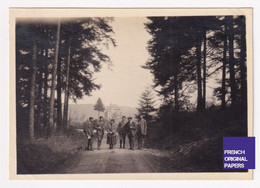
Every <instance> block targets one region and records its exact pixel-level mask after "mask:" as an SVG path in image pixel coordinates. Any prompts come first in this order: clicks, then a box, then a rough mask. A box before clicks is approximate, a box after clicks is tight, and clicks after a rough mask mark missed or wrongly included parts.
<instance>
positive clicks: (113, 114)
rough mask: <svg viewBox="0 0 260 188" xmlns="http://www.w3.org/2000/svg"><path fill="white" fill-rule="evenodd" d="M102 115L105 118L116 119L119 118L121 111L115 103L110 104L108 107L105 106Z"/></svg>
mask: <svg viewBox="0 0 260 188" xmlns="http://www.w3.org/2000/svg"><path fill="white" fill-rule="evenodd" d="M104 115H105V118H106V119H115V120H118V119H120V118H121V115H122V113H121V110H120V108H119V107H118V106H117V105H115V104H110V105H109V106H108V107H106V110H105V113H104Z"/></svg>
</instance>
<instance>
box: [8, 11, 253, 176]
mask: <svg viewBox="0 0 260 188" xmlns="http://www.w3.org/2000/svg"><path fill="white" fill-rule="evenodd" d="M74 11H75V10H74ZM85 11H86V12H87V11H88V10H85ZM168 11H169V10H168ZM25 12H26V10H25ZM81 12H84V9H82V10H81ZM238 12H239V11H236V12H231V14H217V13H216V11H215V13H214V11H213V13H212V14H211V15H209V14H206V15H205V14H204V15H203V14H201V15H197V14H196V15H191V12H189V14H187V15H185V14H182V15H174V10H172V13H171V14H168V15H165V13H164V14H162V15H152V14H147V15H146V16H145V15H144V16H143V14H141V15H142V16H140V15H139V14H138V13H137V14H136V16H132V14H131V15H129V16H120V15H117V16H114V14H111V16H110V15H109V14H108V15H107V14H106V15H105V16H99V15H98V14H97V16H95V15H94V16H88V15H87V16H82V15H81V16H78V17H77V16H75V14H73V16H71V17H70V15H69V14H66V16H62V15H58V14H56V16H53V17H51V16H46V15H47V14H45V16H40V15H35V16H34V15H32V14H30V16H24V17H23V16H21V17H19V16H16V18H15V24H14V27H13V28H12V29H13V30H14V34H15V39H14V41H15V46H14V50H13V54H14V55H15V59H14V61H15V63H14V67H15V70H14V73H13V74H14V85H15V86H14V88H15V90H14V93H15V95H14V96H15V98H14V101H15V107H14V109H15V110H14V112H15V113H14V114H15V117H13V118H15V125H14V130H15V132H16V133H15V138H13V139H15V148H13V149H14V150H15V154H16V156H15V157H16V159H15V164H16V169H15V170H16V174H17V175H43V174H48V175H51V174H53V175H55V174H125V173H131V174H135V173H172V176H174V174H177V173H183V174H185V173H194V174H196V173H215V174H216V175H217V174H219V173H227V174H229V173H235V174H247V173H248V170H227V169H223V148H222V147H223V146H222V145H223V137H227V136H228V137H234V136H236V137H246V136H249V135H250V134H252V133H251V132H250V131H251V130H252V125H251V124H250V123H249V118H252V117H249V116H248V114H249V113H248V110H251V108H252V106H251V104H249V102H248V101H250V99H249V97H250V96H251V95H250V96H249V94H248V93H249V92H252V91H249V90H250V89H252V88H249V87H248V85H249V83H248V75H250V74H251V73H250V72H249V71H248V67H249V66H252V62H251V61H249V60H248V59H249V58H248V48H249V47H250V48H251V46H249V45H251V44H249V43H248V38H249V36H251V33H248V31H250V30H248V29H247V28H248V24H251V23H250V22H248V19H249V16H251V15H250V14H245V13H244V12H246V11H244V12H243V11H241V13H238ZM202 13H203V11H202ZM28 14H29V13H28ZM50 15H51V13H50ZM248 15H249V16H248ZM250 19H251V18H250ZM248 44H249V45H248ZM250 60H252V59H250ZM251 81H252V80H251ZM14 114H13V115H14Z"/></svg>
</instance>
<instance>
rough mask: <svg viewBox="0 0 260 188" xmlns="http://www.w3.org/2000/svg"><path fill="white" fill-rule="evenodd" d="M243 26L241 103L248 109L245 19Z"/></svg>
mask: <svg viewBox="0 0 260 188" xmlns="http://www.w3.org/2000/svg"><path fill="white" fill-rule="evenodd" d="M242 19H243V20H242V25H241V30H242V32H241V52H240V78H241V102H242V107H244V108H246V107H247V80H246V71H247V68H246V25H245V17H243V18H242Z"/></svg>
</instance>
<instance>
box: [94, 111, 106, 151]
mask: <svg viewBox="0 0 260 188" xmlns="http://www.w3.org/2000/svg"><path fill="white" fill-rule="evenodd" d="M104 126H105V121H104V118H103V116H100V117H99V121H98V122H97V123H96V125H95V129H96V132H97V133H96V135H97V147H98V150H100V147H101V142H102V140H103V136H104Z"/></svg>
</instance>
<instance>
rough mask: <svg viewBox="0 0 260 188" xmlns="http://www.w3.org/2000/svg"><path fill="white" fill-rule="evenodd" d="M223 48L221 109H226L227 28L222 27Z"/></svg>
mask: <svg viewBox="0 0 260 188" xmlns="http://www.w3.org/2000/svg"><path fill="white" fill-rule="evenodd" d="M224 29H225V31H224V47H223V67H222V87H221V109H222V110H224V109H226V64H227V32H226V30H227V28H226V23H225V26H224Z"/></svg>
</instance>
